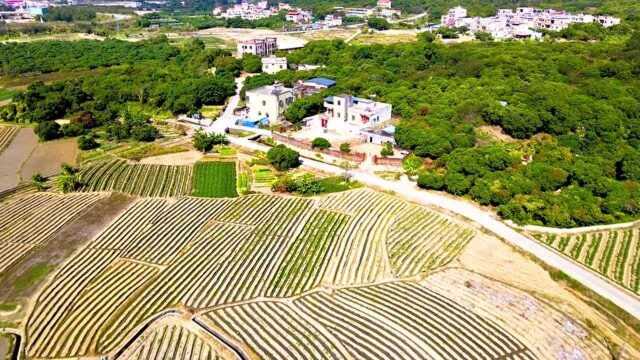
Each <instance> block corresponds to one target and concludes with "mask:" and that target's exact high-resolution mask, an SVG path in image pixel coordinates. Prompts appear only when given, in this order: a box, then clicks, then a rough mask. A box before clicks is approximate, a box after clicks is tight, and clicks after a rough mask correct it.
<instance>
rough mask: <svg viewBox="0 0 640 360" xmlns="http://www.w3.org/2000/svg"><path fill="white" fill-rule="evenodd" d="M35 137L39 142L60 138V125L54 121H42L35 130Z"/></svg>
mask: <svg viewBox="0 0 640 360" xmlns="http://www.w3.org/2000/svg"><path fill="white" fill-rule="evenodd" d="M35 132H36V135H38V138H39V139H40V140H41V141H48V140H53V139H57V138H59V137H60V125H58V123H57V122H55V121H43V122H41V123H38V125H36V128H35Z"/></svg>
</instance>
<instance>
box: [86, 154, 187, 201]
mask: <svg viewBox="0 0 640 360" xmlns="http://www.w3.org/2000/svg"><path fill="white" fill-rule="evenodd" d="M191 173H192V167H191V166H168V165H152V164H130V163H128V162H127V161H125V160H111V161H100V162H95V163H93V164H91V165H90V166H87V167H86V168H84V169H83V170H82V171H81V173H80V176H81V178H82V181H83V183H84V187H83V188H82V190H83V191H119V192H123V193H127V194H133V195H141V196H154V197H167V196H180V195H188V194H190V193H191Z"/></svg>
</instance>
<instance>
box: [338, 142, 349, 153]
mask: <svg viewBox="0 0 640 360" xmlns="http://www.w3.org/2000/svg"><path fill="white" fill-rule="evenodd" d="M340 152H341V153H345V154H348V153H350V152H351V144H349V143H342V144H340Z"/></svg>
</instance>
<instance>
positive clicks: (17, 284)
mask: <svg viewBox="0 0 640 360" xmlns="http://www.w3.org/2000/svg"><path fill="white" fill-rule="evenodd" d="M51 270H53V266H51V265H49V264H47V263H40V264H35V265H33V266H32V267H30V268H29V269H28V270H27V271H26V272H24V273H23V274H22V275H20V276H19V277H18V278H17V279H16V280H15V281H14V283H13V288H14V289H15V290H17V291H23V290H26V289H28V288H30V287H31V286H33V285H35V284H37V283H38V282H40V281H41V280H42V279H44V278H45V277H46V276H47V275H48V274H49V272H51Z"/></svg>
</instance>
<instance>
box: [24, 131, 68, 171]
mask: <svg viewBox="0 0 640 360" xmlns="http://www.w3.org/2000/svg"><path fill="white" fill-rule="evenodd" d="M77 157H78V145H77V143H76V139H61V140H55V141H47V142H45V143H39V144H38V146H37V147H36V148H35V150H34V151H33V152H32V153H31V155H30V156H29V158H28V159H27V160H26V161H25V162H24V163H23V164H22V167H21V168H20V178H21V180H22V181H29V180H30V179H31V176H33V175H34V174H36V173H40V174H41V175H44V176H51V175H55V174H57V173H58V172H59V171H60V165H62V164H69V165H75V164H76V159H77Z"/></svg>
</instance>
